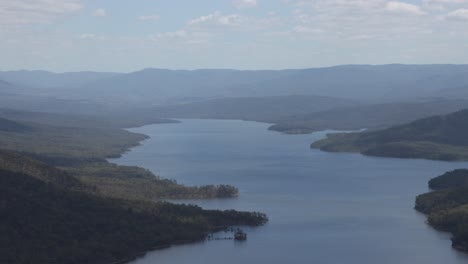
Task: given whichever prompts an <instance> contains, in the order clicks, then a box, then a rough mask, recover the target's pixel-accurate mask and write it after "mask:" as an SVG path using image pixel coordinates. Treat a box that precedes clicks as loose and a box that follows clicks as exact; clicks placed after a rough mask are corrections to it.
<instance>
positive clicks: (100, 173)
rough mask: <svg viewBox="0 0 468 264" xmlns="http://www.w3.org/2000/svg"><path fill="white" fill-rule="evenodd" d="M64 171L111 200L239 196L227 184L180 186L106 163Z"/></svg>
mask: <svg viewBox="0 0 468 264" xmlns="http://www.w3.org/2000/svg"><path fill="white" fill-rule="evenodd" d="M65 169H66V170H67V171H68V172H69V173H70V174H71V175H73V176H75V177H76V178H78V179H80V180H81V181H83V182H84V183H87V184H89V185H92V186H95V187H96V188H97V189H98V190H99V191H100V192H101V193H103V194H105V195H106V196H109V197H115V198H125V199H144V200H156V199H164V198H170V199H200V198H203V199H206V198H230V197H235V196H237V195H238V193H239V191H238V189H237V188H235V187H233V186H229V185H208V186H200V187H188V186H183V185H180V184H178V183H177V182H175V181H174V180H168V179H162V178H160V177H158V176H156V175H154V174H153V173H151V172H150V171H149V170H146V169H143V168H139V167H132V166H118V165H115V164H112V163H107V162H100V163H90V164H86V165H83V166H79V167H72V168H65Z"/></svg>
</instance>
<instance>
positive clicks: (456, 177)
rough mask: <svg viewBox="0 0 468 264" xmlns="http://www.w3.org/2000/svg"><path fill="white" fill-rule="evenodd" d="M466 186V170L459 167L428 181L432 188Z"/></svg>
mask: <svg viewBox="0 0 468 264" xmlns="http://www.w3.org/2000/svg"><path fill="white" fill-rule="evenodd" d="M464 186H468V170H467V169H459V170H453V171H449V172H446V173H444V174H443V175H441V176H439V177H435V178H433V179H431V180H430V181H429V188H431V189H433V190H440V189H447V188H457V187H464Z"/></svg>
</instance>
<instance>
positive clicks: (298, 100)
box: [153, 95, 358, 123]
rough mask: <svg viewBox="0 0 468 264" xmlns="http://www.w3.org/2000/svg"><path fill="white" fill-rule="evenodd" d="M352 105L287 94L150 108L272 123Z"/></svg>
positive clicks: (177, 114)
mask: <svg viewBox="0 0 468 264" xmlns="http://www.w3.org/2000/svg"><path fill="white" fill-rule="evenodd" d="M355 105H358V102H356V101H352V100H346V99H340V98H332V97H325V96H312V95H309V96H307V95H290V96H267V97H238V98H222V99H212V100H208V101H203V102H195V103H186V104H179V105H172V106H162V107H156V108H154V109H153V111H154V113H155V114H156V115H157V116H161V117H166V118H213V119H241V120H250V121H260V122H269V123H272V122H275V121H276V120H278V119H283V118H287V117H289V116H291V115H300V114H306V113H311V112H318V111H325V110H328V109H331V108H335V107H346V106H355Z"/></svg>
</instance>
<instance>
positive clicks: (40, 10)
mask: <svg viewBox="0 0 468 264" xmlns="http://www.w3.org/2000/svg"><path fill="white" fill-rule="evenodd" d="M82 8H83V4H82V2H81V0H22V1H19V0H1V1H0V26H3V27H8V26H18V25H25V24H31V23H44V22H49V21H50V20H52V19H54V18H56V17H58V16H61V15H65V14H70V13H74V12H77V11H79V10H81V9H82Z"/></svg>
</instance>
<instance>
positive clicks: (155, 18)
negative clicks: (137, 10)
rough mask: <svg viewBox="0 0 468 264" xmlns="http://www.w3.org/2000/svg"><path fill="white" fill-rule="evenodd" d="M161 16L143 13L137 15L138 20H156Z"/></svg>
mask: <svg viewBox="0 0 468 264" xmlns="http://www.w3.org/2000/svg"><path fill="white" fill-rule="evenodd" d="M160 18H161V17H160V16H159V15H145V16H139V17H137V19H138V20H140V21H158V20H159V19H160Z"/></svg>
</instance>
